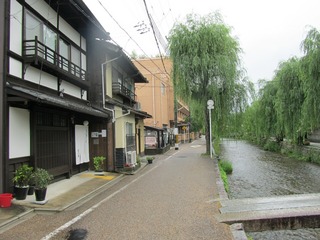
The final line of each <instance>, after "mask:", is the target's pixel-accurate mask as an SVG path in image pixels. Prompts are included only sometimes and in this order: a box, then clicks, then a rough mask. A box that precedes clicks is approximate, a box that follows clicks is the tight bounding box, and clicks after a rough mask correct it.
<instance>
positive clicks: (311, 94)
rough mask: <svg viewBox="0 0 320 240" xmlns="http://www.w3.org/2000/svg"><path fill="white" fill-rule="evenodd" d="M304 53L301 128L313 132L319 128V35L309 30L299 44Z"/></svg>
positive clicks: (314, 30) (315, 30)
mask: <svg viewBox="0 0 320 240" xmlns="http://www.w3.org/2000/svg"><path fill="white" fill-rule="evenodd" d="M301 48H302V50H303V51H304V53H305V56H304V57H303V58H302V66H303V70H304V71H303V72H304V93H305V101H304V104H303V116H304V119H303V128H304V129H305V130H314V129H315V128H318V127H319V126H320V107H319V106H320V95H319V93H320V33H319V31H318V30H317V29H315V28H312V29H310V30H309V32H308V34H307V36H306V38H305V40H304V41H303V42H302V44H301Z"/></svg>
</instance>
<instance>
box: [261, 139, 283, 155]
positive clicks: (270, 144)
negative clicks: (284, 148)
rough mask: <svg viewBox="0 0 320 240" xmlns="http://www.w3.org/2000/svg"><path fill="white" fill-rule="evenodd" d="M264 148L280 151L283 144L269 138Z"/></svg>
mask: <svg viewBox="0 0 320 240" xmlns="http://www.w3.org/2000/svg"><path fill="white" fill-rule="evenodd" d="M263 149H264V150H266V151H271V152H280V150H281V145H280V144H279V143H278V142H276V141H272V140H268V141H266V143H265V144H264V146H263Z"/></svg>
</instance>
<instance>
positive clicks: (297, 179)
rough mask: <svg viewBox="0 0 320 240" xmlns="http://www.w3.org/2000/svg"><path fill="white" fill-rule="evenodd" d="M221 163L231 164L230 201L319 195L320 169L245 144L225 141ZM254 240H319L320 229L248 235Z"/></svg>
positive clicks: (314, 165)
mask: <svg viewBox="0 0 320 240" xmlns="http://www.w3.org/2000/svg"><path fill="white" fill-rule="evenodd" d="M221 150H222V154H221V159H224V160H228V161H230V162H231V163H232V166H233V173H232V174H231V175H228V180H229V186H230V193H229V198H231V199H234V198H235V199H239V198H256V197H270V196H278V195H290V194H303V193H320V166H319V165H316V164H312V163H306V162H301V161H297V160H294V159H291V158H289V157H285V156H283V155H281V154H277V153H272V152H268V151H264V150H262V149H261V148H259V147H257V146H254V145H252V144H250V143H248V142H246V141H236V140H228V139H224V140H223V142H222V144H221ZM248 235H249V236H251V237H252V238H253V239H254V240H258V239H259V240H260V239H263V240H265V239H266V240H268V239H272V240H274V239H281V240H301V239H308V240H310V239H311V240H318V239H320V229H300V230H290V231H288V230H281V231H265V232H259V233H258V232H257V233H248Z"/></svg>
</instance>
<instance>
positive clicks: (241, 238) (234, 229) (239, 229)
mask: <svg viewBox="0 0 320 240" xmlns="http://www.w3.org/2000/svg"><path fill="white" fill-rule="evenodd" d="M213 162H214V170H215V173H216V176H217V178H216V184H217V187H218V194H219V200H220V201H224V200H229V196H228V193H227V192H226V190H225V189H224V185H223V181H222V178H221V174H220V170H219V164H218V159H217V158H214V160H213ZM229 227H230V231H231V234H232V236H233V239H234V240H247V239H248V238H247V235H246V233H245V231H244V228H243V224H242V223H235V224H232V225H230V226H229Z"/></svg>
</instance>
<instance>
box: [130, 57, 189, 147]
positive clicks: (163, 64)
mask: <svg viewBox="0 0 320 240" xmlns="http://www.w3.org/2000/svg"><path fill="white" fill-rule="evenodd" d="M133 63H134V64H135V66H136V67H137V68H138V69H139V71H140V72H141V73H142V74H143V75H144V76H145V77H146V78H147V79H148V82H149V83H147V84H136V94H137V99H138V102H139V103H140V105H141V109H142V110H143V111H146V112H148V113H150V114H151V115H152V118H148V119H145V122H144V123H145V126H146V133H147V135H146V139H147V140H146V143H147V145H146V147H147V149H146V152H147V153H148V148H149V149H154V148H157V149H160V150H161V151H158V152H162V149H164V148H166V147H167V146H168V145H170V144H171V145H172V144H174V143H175V142H176V141H178V142H180V141H181V140H183V139H187V140H189V127H190V126H189V123H188V122H185V120H186V118H187V117H188V116H189V108H188V107H187V106H186V105H185V104H183V102H182V101H180V100H178V101H177V107H176V115H177V117H176V119H175V106H174V89H173V81H172V79H171V75H172V61H171V59H169V58H162V59H161V58H151V59H149V58H147V59H136V60H133ZM175 127H176V129H177V130H176V131H177V132H175V130H174V129H175ZM182 134H185V135H184V136H183V137H182V136H181V135H182ZM174 135H177V136H176V139H174ZM149 152H151V153H153V152H156V151H154V150H151V151H149Z"/></svg>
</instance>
